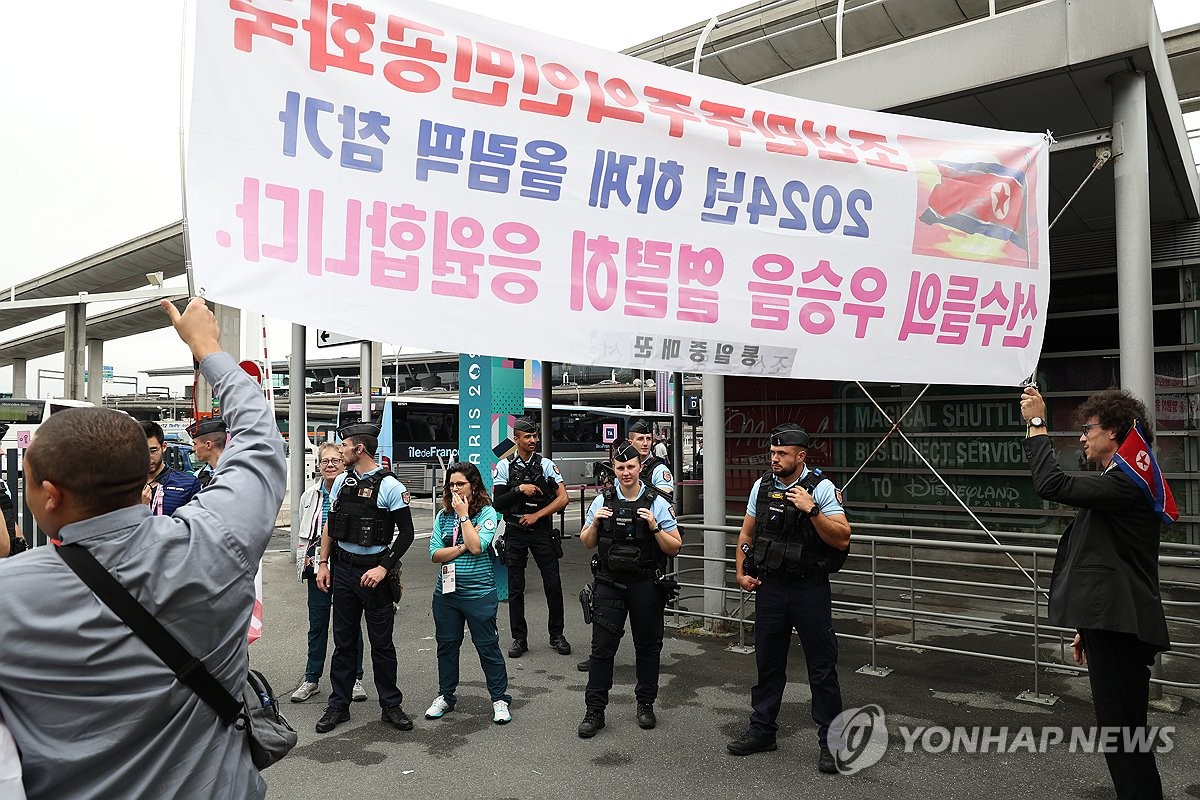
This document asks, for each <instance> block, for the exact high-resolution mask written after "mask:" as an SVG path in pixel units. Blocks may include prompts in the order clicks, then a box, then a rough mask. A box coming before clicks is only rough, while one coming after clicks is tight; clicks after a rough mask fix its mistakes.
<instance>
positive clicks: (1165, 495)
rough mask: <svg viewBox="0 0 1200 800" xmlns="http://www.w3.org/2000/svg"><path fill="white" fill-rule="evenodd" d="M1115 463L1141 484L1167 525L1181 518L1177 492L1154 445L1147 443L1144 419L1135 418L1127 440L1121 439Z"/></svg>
mask: <svg viewBox="0 0 1200 800" xmlns="http://www.w3.org/2000/svg"><path fill="white" fill-rule="evenodd" d="M1113 463H1115V464H1116V465H1117V466H1118V467H1120V468H1121V471H1122V472H1124V473H1125V474H1126V475H1128V476H1129V477H1130V478H1132V479H1133V482H1134V483H1136V484H1137V485H1138V488H1139V489H1141V490H1142V494H1144V495H1145V496H1146V502H1148V503H1149V504H1150V507H1151V508H1153V509H1154V511H1155V513H1157V514H1158V516H1159V517H1161V518H1162V521H1163V524H1164V525H1170V524H1171V523H1172V522H1175V521H1176V520H1178V519H1179V509H1177V508H1176V507H1175V496H1174V495H1173V494H1171V487H1170V486H1168V485H1167V481H1166V479H1165V478H1163V475H1162V471H1161V470H1159V468H1158V460H1157V459H1155V458H1154V453H1153V451H1151V450H1150V445H1148V444H1146V437H1145V435H1143V433H1142V426H1141V424H1140V423H1136V422H1135V423H1134V425H1133V430H1131V431H1130V432H1129V435H1128V436H1126V437H1125V441H1123V442H1121V446H1120V447H1118V448H1117V452H1116V453H1115V454H1114V455H1113Z"/></svg>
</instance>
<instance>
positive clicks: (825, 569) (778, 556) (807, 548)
mask: <svg viewBox="0 0 1200 800" xmlns="http://www.w3.org/2000/svg"><path fill="white" fill-rule="evenodd" d="M827 480H830V479H829V478H828V477H826V476H825V475H823V474H822V473H821V470H819V469H813V470H809V473H808V474H807V475H806V476H804V479H803V480H801V481H800V482H799V483H797V484H796V485H797V486H800V487H803V488H804V489H805V490H806V491H808V492H809V493H810V494H811V493H812V492H813V491H814V490H815V489H816V488H817V485H818V484H820V483H821V482H822V481H827ZM849 552H850V551H849V548H847V549H846V550H838V549H837V548H836V547H830V546H829V544H827V543H826V542H825V540H824V539H822V538H821V536H820V534H818V533H817V529H816V527H814V526H813V523H812V518H811V517H809V516H808V515H807V514H802V513H801V512H800V510H799V509H797V508H796V507H795V506H794V505H792V503H791V501H790V500H788V499H787V492H786V490H784V489H780V488H778V487H777V486H776V485H775V476H774V474H772V473H770V472H768V473H767V474H766V475H764V476H763V477H762V480H760V481H759V484H758V495H757V496H756V497H755V499H754V549H753V550H751V555H752V556H753V557H754V564H755V566H756V567H757V568H758V570H759V573H760V574H771V573H774V574H784V575H789V576H792V577H799V576H801V575H829V574H831V573H834V572H837V571H838V570H840V569H841V568H842V566H843V565H844V564H845V563H846V556H847V555H848V554H849Z"/></svg>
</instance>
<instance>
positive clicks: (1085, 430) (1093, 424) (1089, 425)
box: [1083, 422, 1104, 436]
mask: <svg viewBox="0 0 1200 800" xmlns="http://www.w3.org/2000/svg"><path fill="white" fill-rule="evenodd" d="M1103 424H1104V423H1103V422H1085V423H1084V424H1083V435H1084V436H1087V435H1088V434H1089V433H1091V432H1092V428H1098V427H1100V426H1101V425H1103Z"/></svg>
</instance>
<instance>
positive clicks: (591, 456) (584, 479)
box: [338, 393, 694, 494]
mask: <svg viewBox="0 0 1200 800" xmlns="http://www.w3.org/2000/svg"><path fill="white" fill-rule="evenodd" d="M540 408H541V405H540V403H539V401H537V400H530V401H528V405H527V407H526V413H528V414H531V415H534V416H537V415H539V414H540V413H541V412H540ZM361 413H362V398H343V399H342V401H341V402H340V403H339V404H338V427H341V426H342V425H345V424H349V423H351V422H353V421H355V420H357V419H360V418H361ZM637 417H645V418H647V419H649V420H651V421H652V422H653V424H654V427H655V429H656V430H661V431H663V432H664V433H667V434H668V435H669V434H670V427H671V415H670V414H662V413H659V412H655V411H638V410H636V409H631V408H605V407H603V406H555V408H554V413H553V416H552V417H551V424H552V425H553V431H552V432H551V434H550V436H551V438H550V441H551V444H552V446H553V453H552V455H551V457H552V458H553V459H554V463H555V464H556V465H557V466H558V468H559V470H560V471H561V472H562V474H563V480H564V482H565V483H566V485H568V486H578V485H584V484H587V485H591V484H593V482H594V475H595V472H594V470H595V467H594V465H595V464H596V462H598V461H605V460H607V459H608V447H609V446H608V444H607V443H605V441H604V439H605V427H604V426H605V425H615V426H616V427H615V430H616V435H617V439H618V440H620V439H623V438H625V429H626V428H627V427H628V425H629V421H630V419H632V418H637ZM371 421H372V422H375V423H376V424H378V425H379V426H380V432H379V458H378V460H379V462H380V463H381V464H383V465H385V466H386V467H387V468H388V469H390V470H391V471H392V472H393V473H394V474H395V475H396V477H398V478H399V479H400V480H401V481H403V482H404V485H405V486H406V487H407V488H408V489H409V490H410V491H413V492H416V493H418V494H431V493H433V492H434V491H435V490H436V489H437V488H438V486H439V485H440V481H441V479H442V476H443V475H444V474H445V470H446V468H447V467H448V466H450V465H451V464H453V463H454V462H455V461H457V460H458V395H457V393H447V394H446V395H445V396H443V397H410V396H405V395H398V396H388V397H372V398H371ZM689 421H691V422H694V419H692V420H689V419H688V418H685V424H686V423H687V422H689ZM544 438H545V432H543V440H544Z"/></svg>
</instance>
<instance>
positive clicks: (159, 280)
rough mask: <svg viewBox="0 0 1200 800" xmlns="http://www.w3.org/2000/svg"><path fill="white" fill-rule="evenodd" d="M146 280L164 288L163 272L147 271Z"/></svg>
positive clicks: (152, 284)
mask: <svg viewBox="0 0 1200 800" xmlns="http://www.w3.org/2000/svg"><path fill="white" fill-rule="evenodd" d="M146 281H147V282H148V283H149V284H150V285H151V286H154V287H157V288H162V285H163V274H162V273H161V272H147V273H146Z"/></svg>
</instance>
